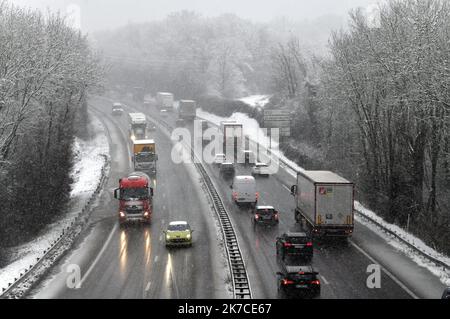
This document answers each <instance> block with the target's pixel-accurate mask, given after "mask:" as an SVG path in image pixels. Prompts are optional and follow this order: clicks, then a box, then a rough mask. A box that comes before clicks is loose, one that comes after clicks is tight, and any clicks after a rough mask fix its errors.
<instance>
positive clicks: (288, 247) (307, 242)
mask: <svg viewBox="0 0 450 319" xmlns="http://www.w3.org/2000/svg"><path fill="white" fill-rule="evenodd" d="M276 249H277V257H278V258H280V259H281V260H283V261H285V259H286V258H287V257H290V258H303V259H306V260H311V259H312V258H313V253H314V250H313V242H312V238H311V237H310V236H308V235H307V234H306V233H303V232H298V233H295V232H287V233H284V234H283V235H281V236H280V237H278V238H277V241H276Z"/></svg>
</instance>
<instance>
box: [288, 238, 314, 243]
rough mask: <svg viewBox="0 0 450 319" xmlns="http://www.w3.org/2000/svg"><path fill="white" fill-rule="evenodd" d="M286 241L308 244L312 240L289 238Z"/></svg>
mask: <svg viewBox="0 0 450 319" xmlns="http://www.w3.org/2000/svg"><path fill="white" fill-rule="evenodd" d="M286 241H288V242H290V243H292V244H306V243H307V242H309V241H310V240H309V238H308V237H288V238H286Z"/></svg>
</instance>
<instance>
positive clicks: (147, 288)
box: [145, 281, 152, 292]
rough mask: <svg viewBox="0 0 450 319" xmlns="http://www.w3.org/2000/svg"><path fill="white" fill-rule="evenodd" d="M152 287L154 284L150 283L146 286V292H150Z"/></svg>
mask: <svg viewBox="0 0 450 319" xmlns="http://www.w3.org/2000/svg"><path fill="white" fill-rule="evenodd" d="M151 285H152V282H151V281H149V282H148V284H147V286H145V292H148V291H149V290H150V286H151Z"/></svg>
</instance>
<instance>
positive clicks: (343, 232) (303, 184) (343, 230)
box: [291, 171, 354, 237]
mask: <svg viewBox="0 0 450 319" xmlns="http://www.w3.org/2000/svg"><path fill="white" fill-rule="evenodd" d="M291 193H292V195H293V196H295V202H296V209H295V220H296V221H297V222H301V221H306V223H307V224H308V225H309V226H310V229H311V234H312V235H313V236H317V237H325V236H332V237H350V236H352V234H353V229H354V184H353V183H352V182H349V181H348V180H346V179H344V178H342V177H341V176H339V175H337V174H335V173H333V172H329V171H304V172H299V173H297V184H296V185H294V186H292V188H291Z"/></svg>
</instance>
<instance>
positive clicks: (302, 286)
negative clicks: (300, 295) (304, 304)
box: [295, 285, 308, 289]
mask: <svg viewBox="0 0 450 319" xmlns="http://www.w3.org/2000/svg"><path fill="white" fill-rule="evenodd" d="M295 288H300V289H304V288H308V286H307V285H296V286H295Z"/></svg>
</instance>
